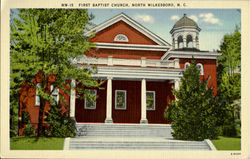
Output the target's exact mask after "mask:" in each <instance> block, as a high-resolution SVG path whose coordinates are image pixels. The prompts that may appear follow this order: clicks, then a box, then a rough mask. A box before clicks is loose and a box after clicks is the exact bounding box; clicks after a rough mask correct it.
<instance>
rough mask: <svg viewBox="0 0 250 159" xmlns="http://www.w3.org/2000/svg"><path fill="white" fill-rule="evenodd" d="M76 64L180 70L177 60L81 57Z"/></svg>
mask: <svg viewBox="0 0 250 159" xmlns="http://www.w3.org/2000/svg"><path fill="white" fill-rule="evenodd" d="M76 61H77V62H76V63H77V64H87V65H90V64H93V65H108V66H113V65H119V66H139V67H164V68H171V67H172V68H180V64H179V60H178V59H174V60H164V61H162V60H148V59H146V58H145V57H142V58H141V59H121V58H113V57H112V56H108V58H94V57H87V56H81V57H78V58H77V60H76Z"/></svg>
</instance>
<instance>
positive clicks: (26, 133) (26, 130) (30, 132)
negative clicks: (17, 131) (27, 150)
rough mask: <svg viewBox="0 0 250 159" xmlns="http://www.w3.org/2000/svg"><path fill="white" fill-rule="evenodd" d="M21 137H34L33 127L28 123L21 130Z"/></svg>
mask: <svg viewBox="0 0 250 159" xmlns="http://www.w3.org/2000/svg"><path fill="white" fill-rule="evenodd" d="M23 136H29V137H30V136H35V129H34V127H33V126H32V125H31V124H30V122H28V124H26V126H25V128H24V130H23Z"/></svg>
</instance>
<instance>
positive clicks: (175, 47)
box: [174, 40, 179, 49]
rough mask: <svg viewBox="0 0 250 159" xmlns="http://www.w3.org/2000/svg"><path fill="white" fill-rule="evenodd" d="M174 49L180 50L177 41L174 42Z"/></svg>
mask: <svg viewBox="0 0 250 159" xmlns="http://www.w3.org/2000/svg"><path fill="white" fill-rule="evenodd" d="M174 49H179V48H178V41H177V40H175V41H174Z"/></svg>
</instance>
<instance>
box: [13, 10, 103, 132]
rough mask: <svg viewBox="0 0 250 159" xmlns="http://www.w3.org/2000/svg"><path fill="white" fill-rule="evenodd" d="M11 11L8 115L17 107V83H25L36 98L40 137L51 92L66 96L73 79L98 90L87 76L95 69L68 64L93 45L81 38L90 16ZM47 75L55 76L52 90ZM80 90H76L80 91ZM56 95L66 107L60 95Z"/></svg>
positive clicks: (69, 12)
mask: <svg viewBox="0 0 250 159" xmlns="http://www.w3.org/2000/svg"><path fill="white" fill-rule="evenodd" d="M15 12H18V16H16V17H12V22H11V46H10V54H11V100H12V99H15V100H13V101H11V113H12V112H14V113H13V114H15V113H16V107H17V106H18V105H19V104H18V100H17V99H18V96H19V94H18V90H19V89H20V86H21V84H22V83H24V82H28V84H29V85H31V86H33V87H34V88H36V89H37V90H38V95H39V96H40V103H41V104H40V109H39V124H38V131H37V134H38V136H41V135H44V131H43V126H42V122H43V115H44V113H45V112H44V106H45V104H46V103H50V104H51V105H52V106H54V105H56V101H55V100H54V99H53V98H52V97H51V93H52V92H53V91H54V89H56V88H59V89H61V90H63V91H64V92H65V93H69V92H70V91H69V89H66V87H68V88H71V89H73V88H72V87H71V85H70V83H69V82H67V80H69V79H77V81H76V82H77V84H78V83H81V84H82V86H83V87H84V86H87V87H98V86H99V84H100V83H99V82H97V81H95V80H93V79H92V77H91V74H92V73H95V72H96V69H95V67H83V68H81V69H78V68H77V67H76V66H75V65H74V64H73V63H72V61H73V59H74V58H76V57H79V56H82V55H83V54H84V53H85V52H86V51H88V50H89V49H90V48H92V47H94V46H95V45H94V44H93V43H90V42H88V39H89V38H90V37H86V36H85V35H84V32H85V31H86V30H88V27H89V26H90V20H91V19H92V18H93V15H89V14H88V11H87V10H86V9H19V10H18V11H17V10H15ZM38 72H42V74H41V77H40V78H41V82H40V86H39V87H38V86H37V85H36V84H35V82H34V79H35V77H36V75H37V73H38ZM51 75H55V82H54V83H53V86H54V89H53V90H51V89H50V88H49V85H48V83H49V82H48V81H49V77H50V76H51ZM83 87H81V88H77V89H78V90H77V91H79V92H84V89H83ZM59 95H60V100H61V102H63V103H64V105H65V106H67V105H66V102H65V100H64V98H63V96H61V94H59ZM13 108H14V109H13ZM11 116H12V114H11ZM12 124H13V123H12V122H11V127H13V125H12Z"/></svg>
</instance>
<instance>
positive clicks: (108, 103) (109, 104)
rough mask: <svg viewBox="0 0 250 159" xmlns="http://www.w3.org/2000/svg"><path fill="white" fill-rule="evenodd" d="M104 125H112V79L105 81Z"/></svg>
mask: <svg viewBox="0 0 250 159" xmlns="http://www.w3.org/2000/svg"><path fill="white" fill-rule="evenodd" d="M105 123H113V120H112V77H108V79H107V101H106V119H105Z"/></svg>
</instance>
